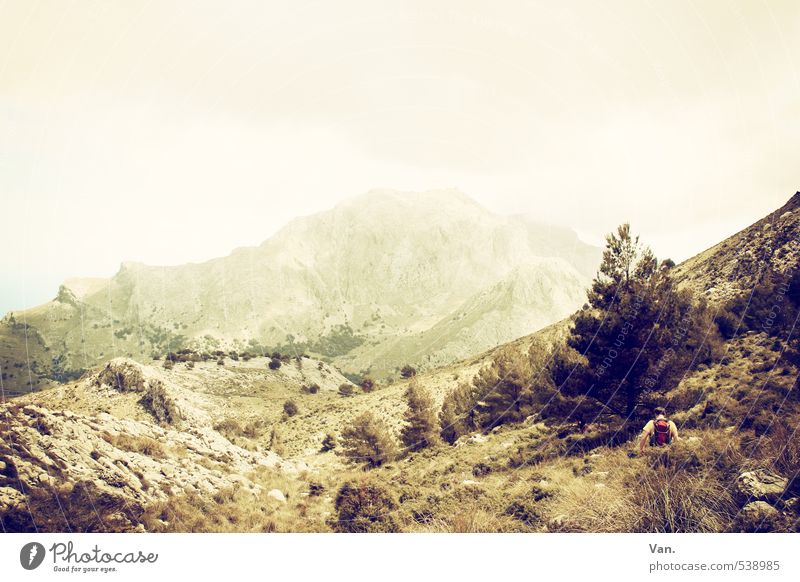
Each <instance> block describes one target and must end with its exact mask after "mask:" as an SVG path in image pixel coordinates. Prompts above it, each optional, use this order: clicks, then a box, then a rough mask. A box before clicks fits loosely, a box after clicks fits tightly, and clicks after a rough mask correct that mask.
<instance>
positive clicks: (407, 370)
mask: <svg viewBox="0 0 800 582" xmlns="http://www.w3.org/2000/svg"><path fill="white" fill-rule="evenodd" d="M400 375H401V376H402V377H403V378H411V377H412V376H416V375H417V370H416V368H413V367H412V366H409V365H408V364H406V365H405V366H403V368H402V370H400Z"/></svg>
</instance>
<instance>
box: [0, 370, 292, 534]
mask: <svg viewBox="0 0 800 582" xmlns="http://www.w3.org/2000/svg"><path fill="white" fill-rule="evenodd" d="M73 389H74V390H75V391H80V392H73V393H71V394H72V395H73V396H74V395H75V394H76V393H79V394H80V397H79V398H80V401H76V402H75V405H76V407H78V408H80V406H81V405H84V406H86V405H88V404H92V403H99V405H101V406H102V405H103V401H104V400H105V401H109V400H110V399H113V398H116V399H117V401H115V402H116V403H115V406H116V409H115V410H117V411H129V412H130V415H131V416H132V417H133V418H131V417H128V418H126V417H121V416H114V415H112V414H109V413H107V412H98V413H96V414H91V413H84V412H83V411H74V410H64V409H60V410H59V409H54V408H50V407H48V406H46V405H44V403H46V402H47V401H48V396H50V395H49V394H48V393H42V394H39V395H36V397H35V398H34V397H31V398H30V399H28V400H29V401H28V402H24V401H16V402H12V403H11V404H6V405H4V406H2V407H0V432H1V433H2V434H3V439H2V440H0V517H3V516H4V515H6V516H8V515H13V514H14V512H15V511H16V510H18V509H20V506H21V504H26V505H27V500H29V499H30V498H31V496H34V497H37V496H39V498H42V497H50V498H56V499H60V497H62V496H65V498H66V499H73V498H74V499H73V501H74V502H75V503H76V504H78V505H80V504H81V503H84V501H82V500H84V499H88V500H90V501H91V500H92V499H95V498H97V499H102V500H103V505H104V506H106V507H112V506H113V507H116V506H119V507H139V508H144V507H147V506H149V505H150V504H153V503H155V502H159V501H166V500H168V499H170V498H172V497H174V496H182V495H193V494H196V495H202V496H210V495H213V494H214V493H216V492H218V491H220V490H223V489H227V488H236V489H237V490H242V489H244V490H249V491H252V492H253V493H254V494H258V493H259V492H260V486H259V485H257V484H255V483H254V482H253V481H251V480H250V479H249V478H248V475H249V474H251V473H253V472H254V471H255V470H257V469H259V468H263V467H266V468H269V469H272V470H274V471H276V472H283V473H294V472H296V471H297V468H296V466H295V465H294V464H292V463H291V462H288V461H285V460H284V459H282V458H281V457H279V456H278V455H277V454H275V453H273V452H270V451H260V450H256V451H253V450H247V449H244V448H242V447H239V446H237V445H235V444H233V443H231V442H230V441H229V440H227V439H226V438H225V437H224V436H223V435H221V434H220V433H219V432H217V431H216V430H214V429H213V427H212V423H211V419H210V417H209V414H208V413H207V412H206V411H205V410H203V408H202V400H201V399H202V396H200V395H195V394H192V393H191V392H190V391H188V390H186V389H185V388H182V387H181V386H179V385H177V384H175V383H172V382H170V381H169V379H168V378H167V377H166V376H165V377H161V371H160V370H156V369H153V368H148V367H145V366H142V365H140V364H137V363H136V362H132V361H130V360H125V359H117V360H112V361H111V362H109V363H108V364H107V365H106V366H105V367H104V368H103V369H102V370H100V371H99V372H98V373H96V374H95V375H93V376H89V377H87V378H86V379H84V380H82V381H81V382H79V383H78V384H76V385H75V386H73ZM154 393H158V394H161V398H163V399H165V400H166V401H169V402H171V403H173V405H174V406H175V409H176V410H180V415H181V421H180V423H176V422H168V421H167V419H164V418H159V417H158V415H155V414H149V415H148V414H142V413H141V412H139V413H138V418H136V416H137V412H136V411H137V410H141V409H144V411H145V412H150V411H149V410H147V407H148V403H147V397H148V396H149V395H150V396H152V394H154ZM115 395H116V397H115ZM38 401H41V402H42V403H41V404H40V403H38ZM53 402H56V401H53ZM120 402H121V404H120ZM87 403H88V404H87ZM126 406H128V407H126ZM65 503H66V501H65ZM86 503H89V501H86ZM87 511H88V509H87ZM23 513H25V514H27V509H26V511H25V512H23ZM117 513H119V512H117ZM123 513H124V512H123ZM115 515H116V514H115ZM15 519H16V518H15ZM125 520H126V518H125V517H124V516H123V515H122V514H120V515H117V516H116V517H115V518H114V519H113V520H112V521H113V522H114V524H115V525H114V526H113V530H115V531H116V530H120V529H121V530H126V529H127V527H126V525H125V524H126V523H127V522H126V521H125ZM17 521H18V520H17ZM14 523H15V524H16V521H15V522H14Z"/></svg>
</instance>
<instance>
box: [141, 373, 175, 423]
mask: <svg viewBox="0 0 800 582" xmlns="http://www.w3.org/2000/svg"><path fill="white" fill-rule="evenodd" d="M140 402H141V404H142V406H144V407H145V409H146V410H148V411H149V412H150V413H151V414H152V415H153V417H154V418H155V419H156V420H157V421H158V422H160V423H162V424H168V425H177V424H180V421H181V414H180V411H179V410H178V407H177V405H176V404H175V401H174V400H172V398H171V397H170V396H169V394H167V390H166V389H165V388H164V385H163V384H161V382H151V383H150V384H148V386H147V389H146V390H145V393H144V395H143V396H142V398H141V400H140Z"/></svg>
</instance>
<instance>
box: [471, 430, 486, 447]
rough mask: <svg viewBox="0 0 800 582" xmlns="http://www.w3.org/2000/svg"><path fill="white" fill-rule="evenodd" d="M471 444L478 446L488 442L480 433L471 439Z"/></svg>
mask: <svg viewBox="0 0 800 582" xmlns="http://www.w3.org/2000/svg"><path fill="white" fill-rule="evenodd" d="M469 442H470V443H475V444H477V443H485V442H486V437H485V436H483V435H482V434H480V433H478V434H474V435H472V436H471V437H469Z"/></svg>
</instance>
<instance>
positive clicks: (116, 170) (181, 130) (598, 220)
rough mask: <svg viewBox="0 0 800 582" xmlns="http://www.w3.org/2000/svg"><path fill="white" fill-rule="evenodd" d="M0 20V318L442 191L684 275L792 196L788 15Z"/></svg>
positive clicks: (424, 11)
mask: <svg viewBox="0 0 800 582" xmlns="http://www.w3.org/2000/svg"><path fill="white" fill-rule="evenodd" d="M430 4H431V3H426V2H396V3H380V6H379V5H378V3H374V2H337V3H308V2H295V3H292V5H291V7H289V6H288V5H281V4H279V3H274V2H273V3H263V2H226V3H224V5H223V4H222V3H200V2H167V1H162V2H152V3H146V4H145V3H114V4H112V3H105V2H87V1H77V2H70V3H66V2H56V1H43V2H38V3H31V2H25V1H11V2H5V3H2V4H0V192H2V195H3V204H2V210H3V228H2V230H0V244H2V247H3V252H2V255H0V313H5V312H6V311H8V310H10V309H21V308H24V307H29V306H32V305H35V304H38V303H42V302H44V301H46V300H48V299H51V298H52V297H53V296H54V295H55V293H56V290H57V287H58V284H59V283H60V282H61V281H63V280H64V279H65V278H68V277H73V276H82V277H83V276H110V275H112V274H113V273H114V272H115V271H116V270H117V269H118V267H119V263H120V262H121V261H123V260H134V261H142V262H145V263H151V264H179V263H184V262H189V261H194V262H197V261H203V260H206V259H209V258H212V257H215V256H221V255H226V254H228V253H229V252H230V251H231V250H232V249H233V248H235V247H237V246H243V245H253V244H258V243H260V242H261V241H263V240H264V239H266V238H268V237H269V236H270V235H271V234H273V233H274V232H275V231H276V230H277V229H279V228H280V227H281V226H282V225H284V224H285V223H286V222H287V221H289V220H291V219H292V218H293V217H295V216H298V215H305V214H309V213H312V212H316V211H319V210H323V209H326V208H329V207H332V206H334V205H335V204H336V203H337V202H339V201H341V200H342V199H344V198H348V197H351V196H354V195H357V194H360V193H362V192H364V191H367V190H369V189H371V188H380V187H385V188H397V189H406V190H428V189H436V188H444V187H456V188H459V189H461V190H462V191H464V192H465V193H467V194H468V195H469V196H471V197H472V198H474V199H475V200H477V201H478V202H480V203H481V204H482V205H484V206H486V207H487V208H490V209H492V210H494V211H495V212H498V213H528V214H531V215H533V216H535V217H536V218H537V219H539V220H542V221H546V222H552V223H556V224H562V225H566V226H570V227H572V228H573V229H575V230H576V231H577V232H578V233H579V234H580V235H581V237H582V238H584V239H585V240H587V241H588V242H593V243H596V244H600V242H601V241H602V236H603V234H604V233H606V232H608V231H610V230H611V229H613V228H614V227H615V225H616V224H618V223H619V222H621V221H623V220H630V221H631V222H632V223H633V226H634V229H635V230H637V231H638V232H640V233H641V234H642V237H643V239H644V240H645V241H646V242H648V243H650V244H651V245H652V246H653V247H654V249H655V250H656V252H657V253H658V254H659V256H671V257H672V258H673V259H675V260H682V259H684V258H687V257H689V256H691V255H693V254H695V253H697V252H699V251H701V250H703V249H705V248H706V247H708V246H709V245H711V244H713V243H715V242H716V241H718V240H721V239H722V238H724V237H726V236H728V235H730V234H733V233H734V232H736V231H737V230H739V229H740V228H742V227H744V226H746V225H748V224H750V223H752V222H754V221H755V220H757V219H759V218H761V217H762V216H763V215H765V214H767V213H768V212H770V211H771V210H773V209H775V208H777V207H778V206H780V205H781V204H782V203H783V202H785V200H786V199H788V198H789V196H790V195H791V194H792V193H793V192H794V191H795V190H798V189H800V164H799V163H798V152H800V74H799V73H798V63H800V5H798V4H797V3H796V2H792V1H789V0H787V1H785V2H767V1H764V2H742V3H737V2H730V1H720V2H698V3H694V2H691V1H686V2H683V1H674V2H669V3H663V2H643V1H638V0H637V1H626V2H620V1H617V2H603V3H602V4H601V3H597V2H567V3H554V2H552V3H530V2H524V3H522V2H520V3H504V4H503V5H502V6H498V4H497V3H490V2H437V3H435V6H431V5H430Z"/></svg>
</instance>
